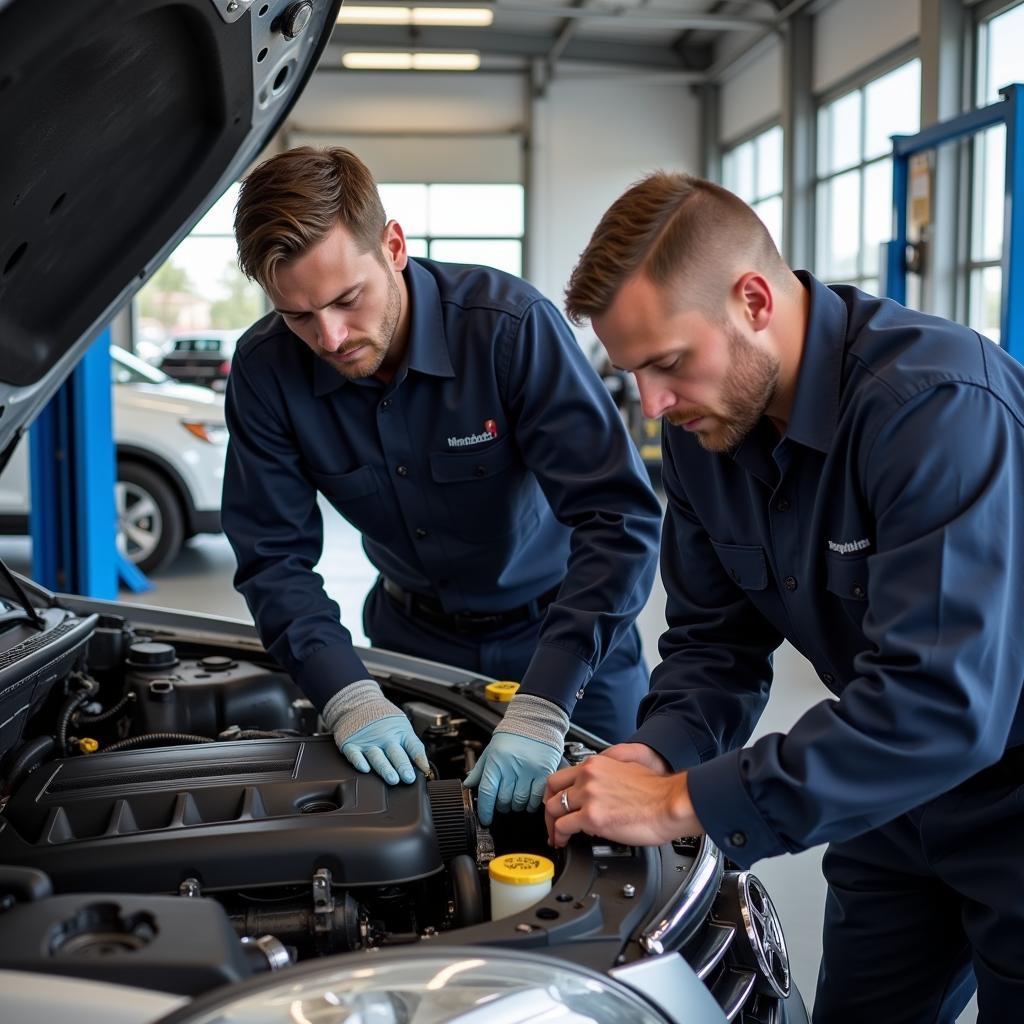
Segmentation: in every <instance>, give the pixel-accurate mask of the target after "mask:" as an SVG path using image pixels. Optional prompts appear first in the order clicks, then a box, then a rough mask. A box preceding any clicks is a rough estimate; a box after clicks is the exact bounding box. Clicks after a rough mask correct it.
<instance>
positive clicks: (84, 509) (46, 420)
mask: <svg viewBox="0 0 1024 1024" xmlns="http://www.w3.org/2000/svg"><path fill="white" fill-rule="evenodd" d="M110 387H111V384H110V330H109V328H108V329H107V330H105V331H103V332H102V333H101V334H100V335H99V336H98V337H97V338H96V340H95V341H94V342H93V343H92V345H91V346H90V347H89V349H88V351H87V352H86V353H85V356H84V358H83V359H82V360H81V362H80V363H79V364H78V365H77V366H76V367H75V369H74V370H73V371H72V373H71V376H70V377H69V378H68V379H67V380H66V381H65V382H64V383H63V384H62V385H61V387H60V390H59V391H58V392H57V393H56V394H55V395H54V396H53V398H51V399H50V401H49V403H48V404H47V405H46V407H45V408H44V409H43V411H42V413H41V414H40V415H39V417H38V418H37V419H36V421H35V422H34V423H33V424H32V427H31V428H30V430H29V466H30V470H29V477H30V481H31V490H32V510H31V513H30V516H29V528H30V532H31V534H32V575H33V577H34V578H35V579H36V580H37V581H38V582H39V583H42V584H43V586H45V587H49V588H50V589H52V590H58V591H65V592H70V593H76V594H84V595H87V596H89V597H97V598H105V599H112V598H115V597H117V584H118V577H119V576H120V577H121V578H123V579H124V580H125V582H126V583H127V584H128V585H129V586H131V587H132V589H142V590H145V589H148V587H149V584H148V582H147V581H146V578H145V576H143V574H142V573H141V572H139V570H138V569H136V568H135V566H133V565H131V563H129V562H128V561H127V559H125V558H124V557H123V556H121V554H120V553H119V552H118V550H117V544H116V537H117V513H116V510H115V507H114V481H115V455H114V440H113V416H112V413H111V399H110Z"/></svg>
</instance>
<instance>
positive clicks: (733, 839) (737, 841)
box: [729, 832, 747, 846]
mask: <svg viewBox="0 0 1024 1024" xmlns="http://www.w3.org/2000/svg"><path fill="white" fill-rule="evenodd" d="M729 845H730V846H746V845H747V833H746V832H733V834H732V835H731V836H729Z"/></svg>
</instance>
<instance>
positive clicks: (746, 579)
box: [711, 540, 768, 590]
mask: <svg viewBox="0 0 1024 1024" xmlns="http://www.w3.org/2000/svg"><path fill="white" fill-rule="evenodd" d="M711 546H712V547H713V548H714V549H715V554H716V555H718V560H719V561H720V562H721V563H722V567H723V568H724V569H725V572H726V575H727V576H728V577H729V579H731V580H732V581H733V583H735V584H736V586H738V587H742V588H743V589H744V590H764V589H765V588H766V587H767V586H768V560H767V559H766V558H765V554H764V548H763V547H761V546H760V545H759V544H721V543H719V542H718V541H715V540H713V541H711Z"/></svg>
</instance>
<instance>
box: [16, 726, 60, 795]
mask: <svg viewBox="0 0 1024 1024" xmlns="http://www.w3.org/2000/svg"><path fill="white" fill-rule="evenodd" d="M56 747H57V741H56V740H55V739H54V738H53V737H52V736H37V737H36V738H35V739H34V740H29V741H28V743H26V744H25V745H24V746H23V747H22V748H21V750H20V751H19V752H18V756H17V757H16V758H15V759H14V762H13V764H12V765H11V770H10V771H9V772H8V773H7V791H8V792H9V793H13V792H14V791H15V790H16V789H17V788H18V786H20V785H21V780H22V779H23V778H24V777H25V776H26V775H29V774H30V773H31V772H34V771H35V770H36V768H38V767H39V765H40V764H42V763H43V761H45V760H46V759H47V758H48V757H51V756H52V755H53V752H54V750H55V749H56Z"/></svg>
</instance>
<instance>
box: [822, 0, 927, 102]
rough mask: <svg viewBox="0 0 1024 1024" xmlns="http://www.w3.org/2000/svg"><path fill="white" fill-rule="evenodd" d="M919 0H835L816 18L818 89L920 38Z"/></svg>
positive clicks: (826, 86)
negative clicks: (918, 36)
mask: <svg viewBox="0 0 1024 1024" xmlns="http://www.w3.org/2000/svg"><path fill="white" fill-rule="evenodd" d="M919 31H920V0H836V2H835V3H832V4H829V6H828V7H826V8H824V9H823V10H822V11H821V12H819V13H818V14H817V16H816V17H815V19H814V73H813V83H814V85H813V88H814V91H815V92H816V93H819V92H824V91H825V90H826V89H828V88H829V87H830V86H833V85H835V84H836V83H837V82H839V81H841V80H842V79H844V78H846V77H847V76H848V75H851V74H853V73H854V72H856V71H859V70H861V69H862V68H863V67H864V66H865V65H867V64H870V63H871V62H872V61H874V60H877V59H878V58H879V57H883V56H885V54H887V53H891V52H892V51H893V50H895V49H897V48H898V47H900V46H902V45H903V44H904V43H907V42H910V41H911V40H912V39H915V38H917V35H918V33H919Z"/></svg>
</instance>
